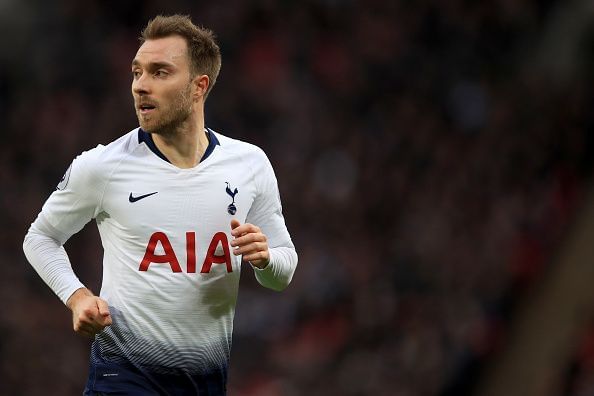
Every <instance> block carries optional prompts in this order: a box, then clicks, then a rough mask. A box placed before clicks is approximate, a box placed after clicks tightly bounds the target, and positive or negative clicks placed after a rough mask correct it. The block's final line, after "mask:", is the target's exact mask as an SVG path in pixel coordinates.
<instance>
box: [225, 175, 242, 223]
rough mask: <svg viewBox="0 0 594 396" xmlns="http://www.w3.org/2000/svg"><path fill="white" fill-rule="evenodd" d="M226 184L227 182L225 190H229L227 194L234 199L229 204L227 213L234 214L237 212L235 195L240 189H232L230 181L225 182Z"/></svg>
mask: <svg viewBox="0 0 594 396" xmlns="http://www.w3.org/2000/svg"><path fill="white" fill-rule="evenodd" d="M225 184H227V188H226V189H225V191H227V194H229V196H230V197H231V198H232V199H233V201H231V203H230V204H229V206H227V213H229V214H230V215H234V214H235V213H236V212H237V208H236V207H235V195H237V193H238V192H239V191H237V188H236V189H235V190H234V191H231V185H230V184H229V182H225Z"/></svg>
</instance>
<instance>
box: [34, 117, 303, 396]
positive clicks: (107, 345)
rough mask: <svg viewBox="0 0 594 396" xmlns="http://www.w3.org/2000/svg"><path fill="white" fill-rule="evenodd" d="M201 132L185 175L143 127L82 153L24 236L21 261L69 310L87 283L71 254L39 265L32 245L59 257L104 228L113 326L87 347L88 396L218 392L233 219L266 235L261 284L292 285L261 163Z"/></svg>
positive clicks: (225, 354)
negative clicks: (79, 237)
mask: <svg viewBox="0 0 594 396" xmlns="http://www.w3.org/2000/svg"><path fill="white" fill-rule="evenodd" d="M206 133H207V135H208V137H209V146H208V148H207V150H206V152H205V154H204V156H203V158H202V161H201V162H200V163H199V164H198V165H197V166H195V167H194V168H190V169H180V168H177V167H175V166H174V165H172V164H171V163H170V162H168V161H167V159H166V158H165V156H164V155H163V154H161V153H160V152H159V150H158V149H157V148H156V146H155V145H154V142H153V140H152V138H151V135H150V134H148V133H146V132H144V131H142V130H141V129H135V130H133V131H131V132H129V133H127V134H125V135H124V136H122V137H121V138H119V139H117V140H115V141H114V142H112V143H111V144H109V145H106V146H101V145H99V146H97V147H96V148H94V149H92V150H89V151H87V152H84V153H82V154H81V155H80V156H78V157H77V158H76V159H75V160H74V161H73V163H72V165H71V166H70V168H69V169H68V171H67V172H66V174H65V175H64V178H63V179H62V181H61V182H60V184H59V185H58V188H57V190H56V191H55V192H54V193H52V195H51V196H50V197H49V198H48V200H47V201H46V203H45V204H44V206H43V209H42V211H41V213H40V214H39V216H38V218H37V219H36V221H35V222H34V223H33V224H32V226H31V229H30V230H29V233H28V237H29V240H28V239H27V238H26V239H25V253H26V254H27V257H28V258H29V260H30V261H31V263H32V264H33V266H34V267H35V269H36V270H37V271H38V272H39V273H40V275H41V276H42V278H43V279H44V280H45V281H46V283H48V285H49V286H50V287H51V288H52V289H53V290H54V292H56V294H57V295H58V296H59V297H60V299H62V301H64V302H66V301H67V299H68V298H69V297H70V296H71V295H72V293H73V292H74V291H76V290H77V289H79V288H81V287H84V286H83V285H82V283H81V282H80V281H79V280H78V279H77V277H76V276H75V275H74V272H73V271H72V269H71V266H70V263H69V262H68V261H67V257H66V258H62V256H61V255H60V253H59V252H58V251H56V253H55V254H56V258H54V259H51V260H49V259H47V257H45V258H44V256H45V254H44V252H47V251H48V249H45V248H44V249H45V250H43V251H41V250H40V248H38V246H45V245H43V243H42V242H41V238H37V239H36V236H39V235H43V236H45V237H49V238H51V240H52V241H55V244H56V246H57V247H59V248H60V249H62V250H63V248H61V245H63V244H64V242H66V240H67V239H68V238H69V237H70V236H71V235H73V234H74V233H76V232H78V231H79V230H80V229H81V228H82V227H83V226H84V225H85V224H86V223H87V222H89V221H90V220H91V219H95V220H96V223H97V226H98V228H99V233H100V235H101V242H102V245H103V249H104V257H103V283H102V287H101V293H100V296H101V297H102V298H103V299H105V300H106V301H107V303H108V304H109V309H110V313H111V316H112V321H113V324H112V325H111V326H108V327H106V328H105V329H104V331H102V332H101V333H99V334H98V335H97V336H96V337H95V340H94V342H93V345H92V348H91V365H90V371H89V379H88V383H87V389H86V392H87V394H93V392H107V393H109V392H125V394H146V395H149V394H171V395H178V394H179V395H182V394H199V395H224V394H225V386H226V381H227V367H228V364H229V357H230V350H231V335H232V330H233V316H234V312H235V303H236V299H237V291H238V286H239V275H240V266H241V257H239V256H235V255H233V254H232V247H230V246H229V242H230V241H231V240H232V236H231V227H230V221H231V219H232V218H234V219H237V220H239V221H240V222H241V223H246V222H247V223H252V224H255V225H257V226H259V227H260V228H261V229H262V232H263V233H264V234H265V235H266V236H267V240H268V245H269V249H270V258H271V260H270V263H269V265H268V266H267V267H266V268H265V269H263V270H260V269H257V268H254V271H255V275H256V278H257V280H258V282H259V283H261V284H262V285H264V286H266V287H269V288H272V289H275V290H280V289H282V288H284V287H285V286H286V285H287V284H288V283H289V282H290V280H291V278H292V275H293V272H294V270H295V266H296V263H297V255H296V253H295V249H294V246H293V243H292V241H291V238H290V235H289V233H288V231H287V228H286V226H285V222H284V218H283V215H282V209H281V203H280V197H279V193H278V186H277V181H276V177H275V175H274V172H273V169H272V166H271V164H270V162H269V160H268V158H267V157H266V155H265V154H264V152H263V151H262V150H261V149H259V148H258V147H256V146H254V145H251V144H248V143H245V142H241V141H238V140H235V139H231V138H228V137H225V136H223V135H221V134H218V133H215V132H214V131H212V130H209V129H208V130H207V131H206ZM32 241H39V242H38V243H37V245H36V244H35V243H34V242H32ZM63 256H64V257H65V254H64V255H63ZM44 260H45V261H44Z"/></svg>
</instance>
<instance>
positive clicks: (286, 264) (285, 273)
mask: <svg viewBox="0 0 594 396" xmlns="http://www.w3.org/2000/svg"><path fill="white" fill-rule="evenodd" d="M269 254H270V262H269V263H268V265H267V266H266V267H265V268H263V269H259V268H256V267H253V268H254V273H255V274H256V279H257V280H258V283H260V284H261V285H262V286H264V287H267V288H269V289H272V290H276V291H281V290H283V289H284V288H286V287H287V286H288V285H289V283H291V279H293V274H294V273H295V268H296V267H297V260H298V257H297V252H296V251H295V248H293V247H287V246H280V247H276V248H270V249H269Z"/></svg>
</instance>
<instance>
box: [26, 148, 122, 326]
mask: <svg viewBox="0 0 594 396" xmlns="http://www.w3.org/2000/svg"><path fill="white" fill-rule="evenodd" d="M84 163H85V158H84V154H83V156H81V157H78V158H77V159H76V160H75V161H74V162H73V164H72V166H71V168H69V170H68V171H67V173H66V175H65V177H64V178H63V179H62V182H61V183H60V185H58V189H57V190H56V191H55V192H54V193H53V194H52V195H51V196H50V197H49V198H48V200H47V201H46V203H45V204H44V206H43V209H42V211H41V213H40V214H39V215H38V216H37V219H36V220H35V222H33V224H31V227H30V228H29V231H28V232H27V235H26V236H25V240H24V242H23V251H24V252H25V256H26V257H27V259H28V260H29V262H30V263H31V265H32V266H33V268H34V269H35V271H37V273H38V274H39V276H40V277H41V278H42V279H43V281H44V282H45V283H46V284H47V285H48V286H49V287H50V288H51V289H52V290H53V291H54V293H56V295H57V296H58V297H59V298H60V300H62V302H63V303H65V304H66V305H67V306H68V307H69V308H70V309H71V310H72V313H73V327H74V330H75V331H76V332H77V333H79V334H83V335H87V336H92V335H94V334H96V333H97V332H99V331H101V330H102V329H103V327H105V326H107V325H109V324H110V323H111V318H110V317H109V310H108V309H107V303H105V301H103V300H101V299H100V298H98V297H96V296H94V295H93V294H92V293H91V292H90V291H89V290H88V289H86V288H85V287H84V285H83V284H82V283H81V282H80V280H79V279H78V277H77V276H76V274H75V273H74V271H73V270H72V266H71V264H70V260H69V259H68V255H67V254H66V251H65V250H64V248H63V246H62V245H63V244H64V243H65V242H66V241H67V240H68V238H69V237H70V236H71V235H73V234H74V233H76V232H78V231H79V230H80V229H81V228H82V227H83V226H84V225H85V224H86V223H87V222H88V221H89V220H90V219H91V218H92V217H94V216H95V215H96V211H97V207H98V205H97V202H98V200H97V194H96V190H95V189H94V188H92V187H90V185H89V183H90V182H93V180H92V179H91V178H90V177H89V174H88V172H87V171H86V169H85V164H84Z"/></svg>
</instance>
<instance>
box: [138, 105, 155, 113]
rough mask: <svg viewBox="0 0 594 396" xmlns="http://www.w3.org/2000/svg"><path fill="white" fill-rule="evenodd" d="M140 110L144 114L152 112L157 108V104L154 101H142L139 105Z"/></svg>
mask: <svg viewBox="0 0 594 396" xmlns="http://www.w3.org/2000/svg"><path fill="white" fill-rule="evenodd" d="M137 109H138V112H139V113H140V114H142V115H146V114H150V113H151V112H152V111H154V110H155V109H156V106H155V105H154V104H152V103H141V104H140V105H138V106H137Z"/></svg>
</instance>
